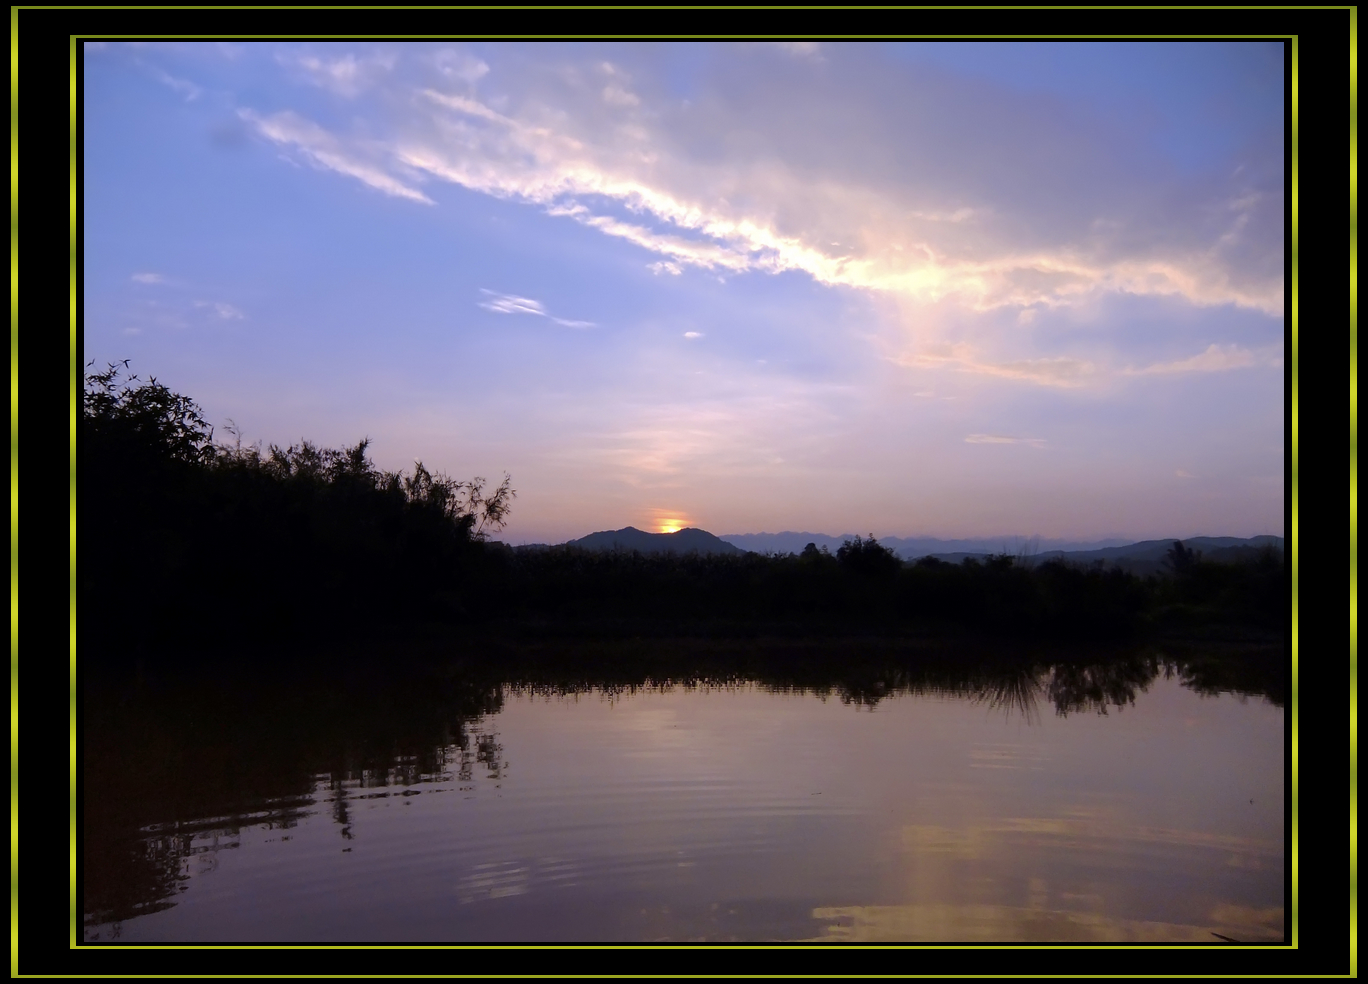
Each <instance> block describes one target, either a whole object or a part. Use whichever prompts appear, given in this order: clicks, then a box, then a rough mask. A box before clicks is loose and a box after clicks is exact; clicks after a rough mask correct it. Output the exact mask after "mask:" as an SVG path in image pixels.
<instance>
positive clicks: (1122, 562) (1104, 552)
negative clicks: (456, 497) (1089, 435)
mask: <svg viewBox="0 0 1368 984" xmlns="http://www.w3.org/2000/svg"><path fill="white" fill-rule="evenodd" d="M854 538H855V536H854V534H848V535H846V536H839V537H837V536H828V535H826V534H824V533H794V532H784V533H739V534H738V533H733V534H727V535H724V536H714V535H713V534H712V533H709V532H708V531H707V530H700V529H696V528H693V527H689V528H687V529H682V530H676V531H675V532H674V533H647V532H646V531H645V530H639V529H637V528H636V527H634V526H627V527H624V528H622V529H620V530H604V531H601V532H598V533H590V534H589V535H588V536H583V537H580V538H579V539H577V540H570V541H568V542H566V543H565V544H563V546H567V547H578V548H580V549H583V550H602V551H611V550H625V551H632V550H635V551H638V552H640V553H643V554H661V553H676V554H688V553H699V554H731V555H736V554H742V553H748V552H752V553H773V554H790V553H794V554H796V553H802V551H803V548H804V547H806V546H807V545H808V544H809V543H815V544H816V545H817V546H818V548H819V549H820V548H822V547H826V548H827V550H828V551H830V552H831V553H835V552H836V551H837V550H839V549H840V547H841V545H842V544H843V543H845V542H846V541H847V540H853V539H854ZM1176 539H1179V538H1178V537H1173V538H1166V539H1162V540H1139V541H1133V542H1132V541H1126V540H1117V539H1111V540H1093V541H1076V540H1062V539H1055V540H1042V539H1040V538H1039V537H1030V538H1027V537H1019V536H1018V537H975V538H972V539H961V540H941V539H937V538H935V537H896V536H890V537H884V538H883V539H880V540H879V543H880V544H882V545H883V546H885V547H887V548H888V549H890V550H892V551H893V552H894V553H895V554H897V555H898V557H900V558H901V559H903V560H919V559H921V558H922V557H934V558H935V559H937V560H944V561H947V562H949V563H954V564H957V563H959V562H961V561H963V560H966V559H968V558H970V557H986V556H990V555H993V554H1004V553H1005V554H1011V555H1013V556H1016V557H1020V558H1021V559H1022V560H1023V561H1024V562H1026V563H1028V564H1034V563H1041V562H1043V561H1046V560H1051V559H1055V558H1059V559H1062V560H1067V561H1069V562H1070V563H1075V564H1087V565H1091V564H1094V563H1098V562H1101V563H1105V564H1108V565H1110V566H1115V567H1120V568H1123V569H1125V570H1128V571H1131V572H1132V573H1135V574H1140V575H1145V574H1152V573H1155V572H1156V571H1159V570H1161V569H1162V568H1163V565H1164V561H1165V559H1166V558H1167V555H1168V551H1169V548H1170V547H1172V546H1173V543H1174V540H1176ZM1182 542H1183V544H1184V545H1185V546H1186V547H1187V548H1188V549H1190V550H1199V551H1201V552H1202V555H1203V557H1204V559H1207V560H1216V561H1235V560H1245V559H1251V558H1253V557H1254V556H1255V555H1256V554H1257V553H1258V551H1259V550H1261V549H1262V548H1264V547H1266V546H1268V547H1272V548H1274V549H1275V550H1282V549H1283V538H1282V537H1280V536H1269V535H1263V536H1254V537H1247V538H1241V537H1234V536H1194V537H1188V538H1187V539H1184V540H1183V541H1182ZM1042 548H1043V549H1042ZM518 549H522V550H534V549H548V545H547V544H527V545H526V546H523V547H519V548H518Z"/></svg>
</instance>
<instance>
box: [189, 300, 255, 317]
mask: <svg viewBox="0 0 1368 984" xmlns="http://www.w3.org/2000/svg"><path fill="white" fill-rule="evenodd" d="M195 307H197V308H212V309H213V311H214V313H215V314H217V315H218V316H219V317H220V318H222V319H223V320H224V321H240V320H241V319H243V318H245V317H246V315H245V314H243V313H242V312H241V311H240V310H238V309H237V308H235V307H233V305H231V304H228V303H226V302H224V301H196V302H195Z"/></svg>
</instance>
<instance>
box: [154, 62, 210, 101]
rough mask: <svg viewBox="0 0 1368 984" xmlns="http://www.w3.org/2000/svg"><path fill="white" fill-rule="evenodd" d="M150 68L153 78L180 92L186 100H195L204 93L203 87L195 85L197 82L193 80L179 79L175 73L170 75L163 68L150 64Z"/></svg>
mask: <svg viewBox="0 0 1368 984" xmlns="http://www.w3.org/2000/svg"><path fill="white" fill-rule="evenodd" d="M148 69H149V70H150V71H151V72H152V77H153V78H155V79H156V80H157V81H158V82H160V83H161V84H162V85H164V86H168V87H169V88H171V89H173V90H175V91H176V92H178V93H180V94H181V95H182V96H184V97H185V101H186V102H194V101H195V100H196V99H198V98H199V97H200V96H201V95H202V94H203V93H204V90H203V89H201V88H200V87H199V86H197V85H195V83H193V82H191V81H190V80H189V79H178V78H176V77H175V76H174V75H168V74H167V73H166V72H164V71H162V70H161V69H159V68H153V67H152V66H148Z"/></svg>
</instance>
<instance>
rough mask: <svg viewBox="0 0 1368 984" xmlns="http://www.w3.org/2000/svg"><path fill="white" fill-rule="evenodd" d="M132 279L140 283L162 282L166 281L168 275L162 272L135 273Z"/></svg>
mask: <svg viewBox="0 0 1368 984" xmlns="http://www.w3.org/2000/svg"><path fill="white" fill-rule="evenodd" d="M132 280H133V282H134V283H139V284H160V283H165V282H166V277H164V276H163V275H162V274H160V273H135V274H133V277H132Z"/></svg>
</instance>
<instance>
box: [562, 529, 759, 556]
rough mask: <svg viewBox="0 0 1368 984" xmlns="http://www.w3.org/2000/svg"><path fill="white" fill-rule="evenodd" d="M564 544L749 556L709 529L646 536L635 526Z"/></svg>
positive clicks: (570, 545)
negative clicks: (714, 534)
mask: <svg viewBox="0 0 1368 984" xmlns="http://www.w3.org/2000/svg"><path fill="white" fill-rule="evenodd" d="M565 545H566V546H567V547H579V548H580V549H582V550H625V551H631V550H635V551H637V552H638V553H644V554H663V553H675V554H688V553H699V554H743V553H746V551H745V550H742V549H741V548H740V547H737V546H733V545H732V544H730V543H727V542H726V541H725V540H720V539H718V538H717V537H715V536H713V535H712V534H711V533H709V532H708V531H707V530H700V529H695V528H693V527H688V528H686V529H682V530H675V531H674V532H673V533H647V532H646V531H645V530H639V529H637V528H636V527H635V526H626V527H623V528H622V529H620V530H605V531H602V532H599V533H590V534H589V535H588V536H583V537H580V538H579V539H578V540H571V541H569V542H568V543H566V544H565Z"/></svg>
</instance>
